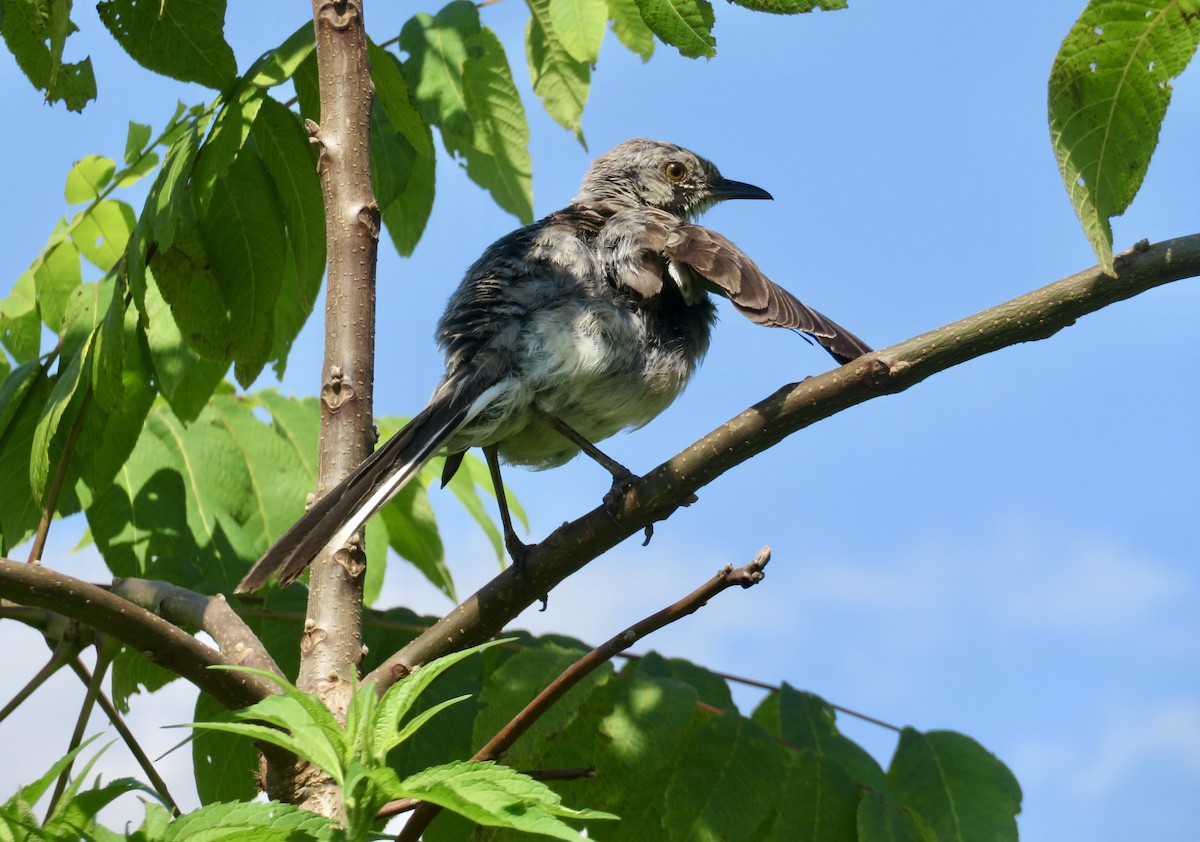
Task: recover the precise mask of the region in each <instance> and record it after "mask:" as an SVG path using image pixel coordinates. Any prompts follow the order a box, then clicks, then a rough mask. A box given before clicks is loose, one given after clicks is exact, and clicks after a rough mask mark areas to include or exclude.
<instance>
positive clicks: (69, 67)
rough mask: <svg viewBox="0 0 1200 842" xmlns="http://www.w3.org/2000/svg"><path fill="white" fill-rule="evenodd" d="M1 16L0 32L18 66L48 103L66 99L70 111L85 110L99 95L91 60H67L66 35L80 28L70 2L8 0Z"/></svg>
mask: <svg viewBox="0 0 1200 842" xmlns="http://www.w3.org/2000/svg"><path fill="white" fill-rule="evenodd" d="M2 11H3V15H0V34H2V35H3V36H4V41H5V43H7V44H8V49H9V50H10V51H11V52H12V54H13V57H14V58H15V59H16V60H17V65H18V66H19V67H20V68H21V70H22V72H24V74H25V75H26V76H27V77H28V78H29V81H30V82H32V83H33V86H34V87H35V88H37V89H38V90H42V91H45V92H46V101H47V102H52V103H53V102H65V103H66V106H67V108H68V109H69V110H71V111H82V110H83V107H84V105H86V104H87V103H88V101H90V100H93V99H95V98H96V77H95V74H94V73H93V72H92V60H91V59H90V58H85V59H84V60H83V61H81V62H77V63H74V64H70V63H64V62H63V60H62V58H63V48H64V46H65V45H66V40H67V36H68V35H70V34H71V33H73V32H75V31H77V30H78V27H76V26H75V24H74V23H72V22H71V20H70V18H69V17H68V15H69V14H70V11H71V4H70V3H69V2H62V0H60V2H56V3H53V4H49V7H48V4H47V3H46V2H45V0H5V2H4V5H3V9H2Z"/></svg>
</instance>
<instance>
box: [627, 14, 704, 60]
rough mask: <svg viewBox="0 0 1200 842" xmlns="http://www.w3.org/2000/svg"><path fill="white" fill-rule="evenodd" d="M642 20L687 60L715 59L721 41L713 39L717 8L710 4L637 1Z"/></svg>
mask: <svg viewBox="0 0 1200 842" xmlns="http://www.w3.org/2000/svg"><path fill="white" fill-rule="evenodd" d="M637 4H638V8H639V9H641V12H642V20H644V21H645V22H646V25H647V26H649V27H650V29H652V30H653V31H654V34H655V35H657V36H658V37H659V38H660V39H662V40H663V41H664V42H666V43H667V44H670V45H671V46H673V47H676V48H678V50H679V53H680V55H682V56H684V57H686V58H700V57H701V56H703V57H704V58H712V57H713V56H715V55H716V54H717V39H716V38H714V37H713V36H712V28H713V8H712V3H709V2H708V0H637Z"/></svg>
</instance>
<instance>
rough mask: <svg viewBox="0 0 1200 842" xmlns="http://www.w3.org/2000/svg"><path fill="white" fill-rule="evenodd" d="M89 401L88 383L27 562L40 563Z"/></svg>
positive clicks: (90, 396)
mask: <svg viewBox="0 0 1200 842" xmlns="http://www.w3.org/2000/svg"><path fill="white" fill-rule="evenodd" d="M91 403H92V387H91V386H90V385H89V386H88V388H87V391H86V392H84V394H83V404H82V405H81V406H80V407H79V414H78V415H77V416H76V417H75V422H74V423H73V424H71V432H70V433H69V434H68V435H67V442H66V444H65V445H64V446H63V452H62V457H61V458H60V459H59V460H58V466H57V467H56V468H55V469H54V479H52V480H51V481H50V488H49V489H47V491H46V501H45V502H44V503H43V504H42V518H41V520H40V521H38V526H37V532H35V533H34V536H33V546H32V547H30V548H29V558H28V559H26V563H27V564H41V563H42V550H44V549H45V548H46V538H47V536H49V534H50V523H51V522H52V521H53V520H54V510H55V509H56V508H58V496H59V495H60V494H61V493H62V487H63V482H64V481H65V480H66V478H67V469H68V468H69V467H70V465H71V456H72V455H73V454H74V452H75V445H76V444H77V443H78V442H79V433H80V432H81V431H82V430H83V420H84V419H85V418H87V411H88V407H89V406H91Z"/></svg>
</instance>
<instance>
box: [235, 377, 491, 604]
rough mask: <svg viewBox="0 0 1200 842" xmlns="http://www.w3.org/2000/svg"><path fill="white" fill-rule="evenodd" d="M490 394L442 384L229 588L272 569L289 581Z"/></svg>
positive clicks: (339, 541) (345, 534)
mask: <svg viewBox="0 0 1200 842" xmlns="http://www.w3.org/2000/svg"><path fill="white" fill-rule="evenodd" d="M468 392H470V393H469V394H468ZM494 395H495V387H493V388H491V389H487V390H485V391H483V392H482V393H480V392H479V390H466V389H453V388H449V387H448V386H446V385H445V384H444V386H443V388H440V389H439V390H438V391H437V393H436V394H435V395H434V397H433V399H432V400H431V401H430V402H429V404H428V405H427V406H426V407H425V408H424V409H422V410H421V411H420V412H419V413H418V414H417V415H416V416H415V417H414V418H413V419H412V421H410V422H408V424H406V425H405V426H404V428H403V429H401V430H400V431H399V432H398V433H396V434H395V435H394V436H392V437H391V438H390V439H388V440H387V441H386V442H385V443H384V444H383V446H382V447H380V448H379V449H378V450H376V451H375V452H374V453H372V454H371V455H370V456H368V457H367V458H366V459H364V460H363V462H362V464H360V465H359V466H358V467H357V468H355V469H354V471H353V472H351V473H350V474H349V475H348V476H347V477H346V478H345V479H343V480H342V481H341V482H340V483H338V484H337V485H336V486H335V487H334V488H332V489H331V490H330V491H329V492H328V493H326V494H325V495H324V496H322V497H321V498H320V499H319V500H317V501H316V503H314V504H313V505H312V507H311V508H310V509H309V510H308V511H307V512H305V513H304V516H303V517H301V518H300V520H298V521H296V523H295V524H293V525H292V527H291V528H290V529H289V530H288V531H287V532H285V533H284V534H283V537H281V538H280V539H279V540H278V541H276V542H275V544H274V545H273V546H272V547H271V548H270V549H269V550H267V552H266V553H265V554H264V555H263V557H262V558H260V559H259V560H258V561H257V562H255V564H254V566H253V567H252V568H250V572H249V573H247V574H246V576H245V578H243V579H242V581H241V582H240V583H238V586H237V588H235V589H234V593H246V592H248V591H253V590H257V589H258V588H261V587H262V586H263V585H265V584H266V583H267V580H268V579H270V578H271V575H272V574H274V573H275V572H276V571H278V576H277V578H278V581H279V584H280V585H289V584H291V583H292V582H294V581H296V579H298V578H299V577H300V575H301V574H302V573H303V572H304V569H305V568H306V567H308V565H309V564H310V563H311V562H312V560H313V559H314V558H316V557H317V555H318V554H319V553H320V552H321V551H322V550H323V549H325V548H326V547H329V546H332V547H339V546H341V545H343V544H345V543H346V541H348V540H349V539H350V536H351V535H353V534H354V532H356V531H357V530H359V529H361V528H362V525H363V524H364V523H366V521H367V519H368V518H370V517H371V515H373V514H375V513H376V512H377V511H379V510H380V509H381V508H382V507H383V505H384V504H385V503H387V501H388V500H390V499H391V498H392V497H393V496H394V495H395V494H397V493H398V492H399V491H400V490H401V489H402V488H404V486H405V485H407V484H408V483H409V481H410V480H412V478H413V477H414V476H416V474H417V473H418V472H419V471H420V470H421V468H422V467H424V466H425V463H427V462H428V461H429V460H430V459H432V458H433V456H434V455H435V454H436V453H437V451H438V450H439V449H440V448H441V446H442V445H443V444H444V443H445V442H446V440H447V439H449V438H450V437H451V436H452V435H454V433H455V432H457V431H458V430H459V428H461V427H462V426H463V424H465V423H466V422H467V421H469V420H470V419H471V418H473V417H474V416H475V414H476V413H478V412H479V410H480V409H482V408H483V406H485V405H486V404H487V403H488V402H490V401H491V399H492V398H493V397H494Z"/></svg>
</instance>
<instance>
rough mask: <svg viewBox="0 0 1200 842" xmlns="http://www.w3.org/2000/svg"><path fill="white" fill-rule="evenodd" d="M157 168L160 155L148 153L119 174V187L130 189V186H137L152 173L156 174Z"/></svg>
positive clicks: (117, 179)
mask: <svg viewBox="0 0 1200 842" xmlns="http://www.w3.org/2000/svg"><path fill="white" fill-rule="evenodd" d="M157 166H158V153H157V152H146V153H145V154H144V155H142V157H140V158H138V159H137V161H135V162H134V163H133V165H132V166H129V167H126V168H125V169H123V170H121V171H120V172H119V173H117V178H116V181H117V186H118V187H129V186H130V185H133V184H137V183H138V182H139V181H141V180H142V179H143V178H145V177H146V176H148V175H149V174H150V173H152V172H154V170H155V168H156V167H157Z"/></svg>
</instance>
